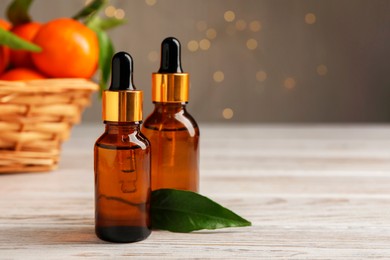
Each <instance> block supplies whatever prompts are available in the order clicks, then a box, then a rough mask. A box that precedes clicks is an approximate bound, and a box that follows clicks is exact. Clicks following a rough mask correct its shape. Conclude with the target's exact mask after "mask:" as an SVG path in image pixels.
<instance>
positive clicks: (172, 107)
mask: <svg viewBox="0 0 390 260" xmlns="http://www.w3.org/2000/svg"><path fill="white" fill-rule="evenodd" d="M153 103H154V110H155V111H156V112H158V113H167V114H174V113H178V112H180V111H183V110H185V109H186V106H187V102H153Z"/></svg>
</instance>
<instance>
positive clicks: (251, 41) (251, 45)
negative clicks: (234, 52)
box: [246, 39, 257, 50]
mask: <svg viewBox="0 0 390 260" xmlns="http://www.w3.org/2000/svg"><path fill="white" fill-rule="evenodd" d="M246 47H247V48H248V49H249V50H254V49H256V48H257V41H256V40H255V39H249V40H248V41H247V42H246Z"/></svg>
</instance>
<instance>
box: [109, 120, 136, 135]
mask: <svg viewBox="0 0 390 260" xmlns="http://www.w3.org/2000/svg"><path fill="white" fill-rule="evenodd" d="M104 124H105V125H106V130H105V131H106V133H109V134H121V135H122V134H131V133H135V132H140V126H141V121H136V122H111V121H104Z"/></svg>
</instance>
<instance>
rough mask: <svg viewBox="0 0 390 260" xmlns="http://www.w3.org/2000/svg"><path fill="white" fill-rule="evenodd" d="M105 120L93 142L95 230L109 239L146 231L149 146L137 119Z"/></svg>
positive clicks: (129, 239)
mask: <svg viewBox="0 0 390 260" xmlns="http://www.w3.org/2000/svg"><path fill="white" fill-rule="evenodd" d="M105 123H106V130H105V132H104V134H103V135H102V136H101V137H100V138H99V139H98V140H97V141H96V143H95V158H94V159H95V163H94V167H95V232H96V235H97V236H98V237H99V238H100V239H102V240H106V241H110V242H122V243H125V242H136V241H140V240H143V239H145V238H147V237H148V236H149V235H150V233H151V230H150V216H149V208H150V193H151V189H150V163H151V162H150V152H151V151H150V145H149V142H148V140H147V139H146V138H145V136H144V135H142V134H141V132H140V124H139V122H132V123H111V122H105Z"/></svg>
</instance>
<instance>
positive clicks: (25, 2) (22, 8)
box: [7, 0, 33, 25]
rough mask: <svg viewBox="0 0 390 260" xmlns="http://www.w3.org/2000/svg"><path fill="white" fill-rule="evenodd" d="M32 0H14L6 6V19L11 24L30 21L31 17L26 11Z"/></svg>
mask: <svg viewBox="0 0 390 260" xmlns="http://www.w3.org/2000/svg"><path fill="white" fill-rule="evenodd" d="M32 2H33V0H14V1H13V2H11V4H10V5H9V6H8V8H7V17H8V20H9V21H10V22H11V23H12V24H13V25H19V24H23V23H28V22H31V17H30V15H29V13H28V10H29V8H30V5H31V3H32Z"/></svg>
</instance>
